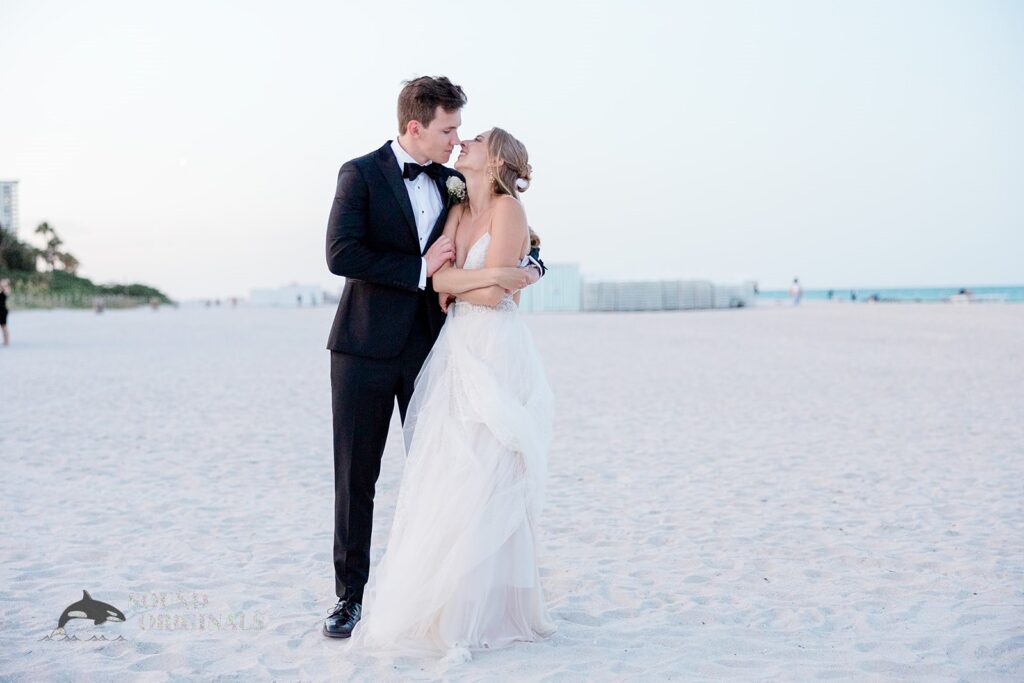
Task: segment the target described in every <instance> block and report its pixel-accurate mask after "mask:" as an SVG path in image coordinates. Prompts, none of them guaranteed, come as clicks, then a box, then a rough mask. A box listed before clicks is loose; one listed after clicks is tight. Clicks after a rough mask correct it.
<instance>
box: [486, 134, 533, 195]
mask: <svg viewBox="0 0 1024 683" xmlns="http://www.w3.org/2000/svg"><path fill="white" fill-rule="evenodd" d="M487 156H488V158H489V159H490V160H492V161H498V160H499V159H500V160H501V161H503V162H504V163H503V164H501V165H500V166H498V167H497V168H495V169H494V171H493V173H494V193H495V194H507V195H511V196H513V197H515V198H517V199H518V198H519V193H520V192H525V191H526V189H527V188H528V187H529V186H530V177H531V174H532V172H533V168H532V167H531V166H530V156H529V155H528V154H527V153H526V145H524V144H523V143H521V142H519V140H517V139H515V138H514V137H512V134H511V133H509V132H508V131H507V130H505V129H503V128H498V127H497V126H495V127H494V128H492V129H491V133H490V135H489V137H488V138H487ZM520 179H522V180H523V181H525V182H524V183H519V184H517V181H519V180H520Z"/></svg>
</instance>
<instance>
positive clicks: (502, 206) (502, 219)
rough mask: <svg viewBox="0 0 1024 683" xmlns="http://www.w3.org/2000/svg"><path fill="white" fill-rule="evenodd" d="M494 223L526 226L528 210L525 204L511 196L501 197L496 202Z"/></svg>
mask: <svg viewBox="0 0 1024 683" xmlns="http://www.w3.org/2000/svg"><path fill="white" fill-rule="evenodd" d="M494 222H495V223H503V224H511V225H518V224H519V223H522V224H523V225H524V226H525V225H526V210H525V209H524V208H523V203H522V202H521V201H519V200H518V199H516V198H515V197H513V196H511V195H507V194H505V195H501V196H500V197H498V198H497V199H495V200H494Z"/></svg>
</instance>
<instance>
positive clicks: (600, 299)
mask: <svg viewBox="0 0 1024 683" xmlns="http://www.w3.org/2000/svg"><path fill="white" fill-rule="evenodd" d="M755 297H756V294H755V292H754V283H753V282H746V283H743V284H741V285H716V284H713V283H711V282H707V281H703V280H668V281H648V282H587V283H585V284H584V285H583V306H582V310H583V311H681V310H691V309H703V308H741V307H744V306H752V305H754V301H755Z"/></svg>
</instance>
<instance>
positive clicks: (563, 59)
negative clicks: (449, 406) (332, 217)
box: [0, 0, 1024, 298]
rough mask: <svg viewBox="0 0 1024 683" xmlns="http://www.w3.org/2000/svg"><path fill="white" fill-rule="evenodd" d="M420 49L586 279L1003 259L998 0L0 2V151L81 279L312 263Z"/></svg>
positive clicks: (1010, 176)
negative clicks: (506, 148) (519, 173)
mask: <svg viewBox="0 0 1024 683" xmlns="http://www.w3.org/2000/svg"><path fill="white" fill-rule="evenodd" d="M439 74H444V75H447V76H449V77H450V78H451V79H452V80H453V81H455V82H456V83H458V84H460V85H462V86H463V87H464V88H465V90H466V92H467V94H468V96H469V103H468V105H467V107H466V108H465V109H464V110H463V127H462V129H461V130H460V133H461V134H462V136H463V137H472V136H473V135H475V134H476V133H478V132H480V131H482V130H484V129H486V128H489V127H491V126H493V125H500V126H502V127H504V128H506V129H508V130H509V131H510V132H511V133H512V134H513V135H515V136H517V137H518V138H519V139H520V140H522V141H523V142H524V143H525V144H526V146H527V148H528V150H529V152H530V161H531V163H532V165H533V168H534V180H533V186H532V187H531V188H530V190H529V192H527V193H526V194H525V195H524V197H523V199H524V203H525V205H526V210H527V214H528V216H529V220H530V223H531V225H532V226H533V227H534V229H535V230H536V231H537V232H538V233H540V235H541V237H542V239H543V240H544V247H543V250H542V252H543V257H544V259H545V261H547V262H549V263H565V262H575V263H579V264H580V266H581V268H582V270H583V273H584V275H585V276H586V277H588V278H591V279H657V278H707V279H711V280H713V281H715V282H721V283H729V282H738V281H741V280H744V279H755V280H758V281H759V283H760V285H761V287H762V289H770V288H780V287H785V286H786V285H787V284H788V283H789V281H790V279H791V278H792V277H793V276H794V275H799V276H800V278H801V281H802V282H803V283H804V284H805V286H807V287H810V288H825V287H847V286H858V287H883V286H915V285H921V286H925V285H954V286H960V285H982V284H1011V283H1024V256H1022V255H1024V191H1022V190H1024V134H1022V126H1021V122H1022V121H1024V3H1022V2H1012V1H1011V2H982V1H973V0H972V1H967V0H965V1H963V2H938V1H926V2H903V1H901V2H891V1H885V2H866V1H857V2H819V1H817V0H809V1H807V2H710V1H708V2H700V3H684V2H625V1H623V2H551V1H548V2H529V1H519V2H502V3H482V2H481V3H476V2H458V1H450V2H443V3H430V2H422V1H421V2H409V3H393V2H379V3H371V2H368V1H364V2H358V3H349V2H338V1H335V2H322V3H314V2H299V1H290V2H280V3H249V2H245V3H242V2H239V3H216V4H215V3H206V2H174V3H159V4H156V3H138V2H119V3H113V2H89V3H77V2H41V1H39V0H29V1H25V2H20V1H15V0H0V93H2V95H3V99H4V102H3V104H2V107H0V179H17V180H19V181H20V183H21V185H20V197H21V235H22V237H25V236H26V235H28V234H29V233H30V232H31V230H32V229H33V228H34V227H35V226H36V224H38V223H39V222H40V221H43V220H47V221H49V222H50V223H51V224H52V225H53V226H55V227H56V229H57V231H58V232H59V233H60V235H61V236H62V237H63V239H64V240H65V243H66V245H67V246H68V247H69V249H70V251H72V252H73V253H74V254H75V255H76V256H77V257H78V258H79V260H80V261H81V262H82V264H83V266H82V269H81V273H82V274H83V275H85V276H87V277H91V278H93V279H95V280H97V281H99V282H108V281H118V282H126V281H139V282H145V283H148V284H152V285H155V286H157V287H160V288H162V289H163V290H164V291H166V292H167V293H169V294H170V295H171V296H172V297H176V298H193V297H206V296H229V295H242V296H245V295H247V294H248V292H249V290H250V288H252V287H273V286H278V285H284V284H287V283H290V282H298V283H303V284H307V283H308V284H319V285H323V286H324V287H326V288H329V289H332V290H333V289H337V287H338V286H339V285H340V279H339V278H336V277H334V276H332V275H331V274H330V273H328V271H327V268H326V264H325V261H324V234H325V229H326V222H327V215H328V212H329V210H330V206H331V200H332V198H333V194H334V185H335V180H336V176H337V171H338V167H339V166H340V165H341V163H342V162H344V161H345V160H347V159H349V158H352V157H354V156H358V155H361V154H364V153H366V152H369V151H371V150H374V149H376V148H377V147H379V146H380V145H381V144H383V143H384V142H385V141H386V140H387V139H389V138H391V137H393V136H394V135H395V133H396V128H397V123H396V115H395V102H396V99H397V96H398V92H399V90H400V89H401V84H402V81H403V80H405V79H408V78H412V77H415V76H419V75H439Z"/></svg>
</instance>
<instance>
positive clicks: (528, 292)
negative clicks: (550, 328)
mask: <svg viewBox="0 0 1024 683" xmlns="http://www.w3.org/2000/svg"><path fill="white" fill-rule="evenodd" d="M582 289H583V278H582V277H580V266H579V264H578V263H553V264H551V265H550V266H548V272H547V273H545V274H544V277H542V278H541V279H540V280H539V281H538V282H537V284H535V285H533V286H532V287H527V288H526V289H524V290H523V291H522V293H521V294H520V295H519V310H521V311H526V312H531V311H533V312H540V311H579V310H581V297H582Z"/></svg>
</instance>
